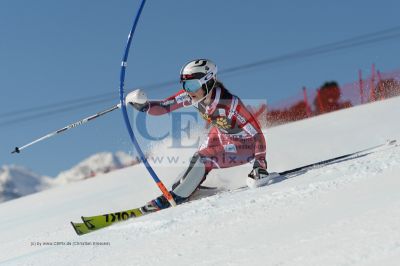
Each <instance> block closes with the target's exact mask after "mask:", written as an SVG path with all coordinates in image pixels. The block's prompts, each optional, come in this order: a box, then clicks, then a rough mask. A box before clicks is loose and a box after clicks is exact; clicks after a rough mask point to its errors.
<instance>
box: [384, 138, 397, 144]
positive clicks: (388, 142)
mask: <svg viewBox="0 0 400 266" xmlns="http://www.w3.org/2000/svg"><path fill="white" fill-rule="evenodd" d="M396 143H397V140H395V139H388V140H387V141H386V144H387V145H395V144H396Z"/></svg>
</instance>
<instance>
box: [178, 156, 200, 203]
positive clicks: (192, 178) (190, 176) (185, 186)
mask: <svg viewBox="0 0 400 266" xmlns="http://www.w3.org/2000/svg"><path fill="white" fill-rule="evenodd" d="M207 173H208V171H207V169H206V165H205V164H204V162H203V160H202V159H201V156H200V154H198V153H195V154H194V155H193V157H192V159H191V161H190V165H189V168H188V169H187V170H186V172H185V173H184V174H183V176H182V178H181V179H180V180H179V181H178V182H177V183H176V184H174V185H173V190H172V192H173V193H174V194H175V195H176V196H178V197H181V198H185V199H186V198H188V197H189V196H190V195H192V194H193V192H194V191H195V190H196V188H197V187H198V186H199V185H200V184H201V183H202V182H203V181H204V179H205V177H206V175H207Z"/></svg>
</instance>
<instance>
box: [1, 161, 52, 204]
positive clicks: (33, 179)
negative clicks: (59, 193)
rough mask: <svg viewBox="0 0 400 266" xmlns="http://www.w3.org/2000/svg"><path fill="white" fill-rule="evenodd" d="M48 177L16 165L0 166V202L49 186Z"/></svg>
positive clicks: (50, 181) (50, 184) (49, 180)
mask: <svg viewBox="0 0 400 266" xmlns="http://www.w3.org/2000/svg"><path fill="white" fill-rule="evenodd" d="M52 184H53V181H52V179H51V178H50V177H46V176H41V175H38V174H35V173H34V172H32V171H30V170H28V169H26V168H24V167H22V166H17V165H4V166H2V167H1V168H0V202H3V201H7V200H11V199H15V198H19V197H22V196H25V195H29V194H32V193H35V192H38V191H41V190H43V189H46V188H49V187H51V186H52Z"/></svg>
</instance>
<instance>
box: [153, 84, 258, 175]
mask: <svg viewBox="0 0 400 266" xmlns="http://www.w3.org/2000/svg"><path fill="white" fill-rule="evenodd" d="M211 93H212V95H211V104H209V105H207V106H205V105H204V103H202V102H198V103H192V101H191V98H190V96H189V95H188V94H187V93H186V92H185V91H184V90H181V91H179V92H178V93H176V94H175V95H172V96H170V97H168V98H166V99H164V100H162V101H151V102H150V104H149V109H148V111H147V113H148V114H151V115H162V114H166V113H169V112H172V111H174V110H176V109H179V108H182V107H185V106H190V105H192V106H194V107H195V108H196V109H198V111H199V112H200V114H201V116H202V117H203V118H204V119H205V120H206V121H207V122H208V123H210V124H211V129H210V131H209V133H208V137H207V140H206V141H205V143H203V144H202V145H201V146H200V148H199V151H198V153H199V154H200V156H201V157H202V158H203V161H204V163H205V165H206V171H207V172H209V171H210V170H211V169H213V168H226V167H232V166H236V165H241V164H245V163H248V162H250V161H251V160H253V159H256V160H257V161H258V163H259V164H260V166H261V167H263V168H266V163H265V155H266V151H265V150H266V143H265V138H264V135H263V133H262V131H261V127H260V125H259V123H258V121H257V119H256V118H255V117H254V116H253V115H252V114H251V113H250V112H249V110H248V109H247V108H246V107H245V105H244V104H243V102H242V101H241V100H240V99H239V98H238V97H237V96H235V95H233V94H231V93H230V92H229V91H228V90H227V89H225V88H223V87H215V88H214V89H213V90H212V91H211Z"/></svg>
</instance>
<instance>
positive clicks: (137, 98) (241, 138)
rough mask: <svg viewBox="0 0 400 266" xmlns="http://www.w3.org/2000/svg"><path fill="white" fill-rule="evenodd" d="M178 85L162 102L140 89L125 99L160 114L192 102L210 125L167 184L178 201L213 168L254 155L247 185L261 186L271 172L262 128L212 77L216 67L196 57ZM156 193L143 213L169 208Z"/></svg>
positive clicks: (215, 76)
mask: <svg viewBox="0 0 400 266" xmlns="http://www.w3.org/2000/svg"><path fill="white" fill-rule="evenodd" d="M180 82H181V84H182V88H183V89H181V90H180V91H179V92H178V93H176V94H175V95H173V96H171V97H168V98H167V99H164V100H162V101H148V99H147V96H146V94H145V93H144V91H143V90H141V89H138V90H135V91H132V92H131V93H129V94H128V95H127V96H126V98H125V101H126V103H127V104H128V103H129V104H130V105H132V106H133V107H134V108H136V109H137V110H139V111H141V112H147V114H150V115H163V114H166V113H169V112H172V111H174V110H176V109H178V108H181V107H184V106H190V105H191V106H193V107H194V108H196V109H197V110H198V111H199V112H200V114H201V116H202V117H203V118H204V119H205V120H206V121H207V122H209V123H210V124H211V129H210V131H209V133H208V137H207V140H206V141H205V143H203V144H202V145H201V146H200V148H199V150H198V151H197V152H196V153H195V154H194V155H193V157H192V159H191V161H190V164H189V167H188V168H187V170H186V172H185V173H184V174H183V176H182V177H181V178H180V180H179V181H178V182H177V183H175V184H174V185H173V186H172V191H171V195H172V196H173V197H174V200H175V202H176V203H177V204H180V203H182V202H184V201H185V200H187V199H188V198H189V197H190V196H191V195H192V194H193V193H194V192H195V191H196V189H197V188H198V187H199V186H200V184H201V183H202V182H203V181H204V180H205V178H206V176H207V175H208V173H209V172H210V171H211V170H212V169H215V168H227V167H232V166H237V165H241V164H245V163H248V162H250V161H251V160H254V164H253V169H252V170H251V172H250V174H249V176H248V178H247V185H248V186H249V187H259V186H263V185H265V184H267V183H268V181H269V180H271V178H272V176H273V174H271V175H269V174H268V172H267V162H266V159H265V155H266V151H265V150H266V143H265V139H264V135H263V133H262V131H261V127H260V125H259V123H258V122H257V120H256V119H255V118H254V117H253V115H252V114H251V113H250V112H249V111H248V110H247V108H246V107H245V105H244V104H243V103H242V101H241V100H240V99H239V98H238V97H237V96H235V95H233V94H231V93H230V92H229V91H228V90H227V89H226V88H225V86H224V85H223V84H222V83H221V82H220V81H219V80H218V79H217V66H216V65H215V64H214V63H213V62H212V61H210V60H208V59H196V60H193V61H190V62H189V63H187V64H186V65H184V66H183V67H182V69H181V72H180ZM169 206H170V203H169V202H168V201H167V199H166V198H165V197H164V196H160V197H158V198H156V199H154V200H152V201H150V202H149V203H148V204H147V205H145V206H144V207H143V211H144V212H152V211H157V210H160V209H164V208H168V207H169Z"/></svg>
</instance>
